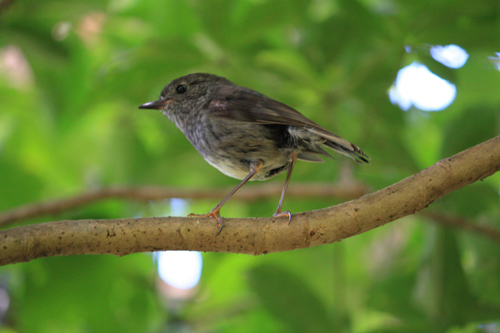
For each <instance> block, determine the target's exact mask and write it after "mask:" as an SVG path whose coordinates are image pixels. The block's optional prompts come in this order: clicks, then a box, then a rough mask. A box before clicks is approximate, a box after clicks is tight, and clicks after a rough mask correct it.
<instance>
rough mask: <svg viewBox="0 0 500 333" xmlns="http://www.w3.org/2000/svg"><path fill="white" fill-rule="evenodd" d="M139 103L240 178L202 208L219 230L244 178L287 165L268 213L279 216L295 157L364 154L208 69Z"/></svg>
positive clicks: (359, 157) (363, 159) (266, 175)
mask: <svg viewBox="0 0 500 333" xmlns="http://www.w3.org/2000/svg"><path fill="white" fill-rule="evenodd" d="M139 109H158V110H161V111H162V112H163V114H164V115H165V116H167V117H168V118H169V119H170V120H172V121H173V122H174V123H175V124H176V125H177V127H178V128H179V129H180V130H181V131H182V133H184V135H185V136H186V138H187V139H188V140H189V141H190V142H191V144H192V145H193V146H194V147H195V148H196V150H198V152H199V153H200V154H201V156H203V158H204V159H205V160H206V161H207V162H208V163H210V164H211V165H212V166H214V167H216V168H217V169H219V170H220V171H221V172H222V173H224V174H226V175H228V176H230V177H233V178H237V179H242V181H241V182H240V183H239V184H238V186H236V187H235V188H234V189H233V190H232V191H231V192H230V193H229V194H228V195H227V196H226V197H225V198H224V199H222V201H221V202H220V203H219V204H218V205H217V206H215V207H214V208H213V209H212V210H211V211H210V212H209V213H208V214H202V215H196V214H189V216H200V217H210V216H211V217H214V218H216V219H217V221H218V225H219V232H218V233H217V234H219V233H220V232H221V231H222V226H223V224H222V218H221V216H220V210H221V208H222V206H223V205H224V204H225V203H226V201H227V200H228V199H229V198H230V197H231V196H232V195H233V194H234V193H235V192H236V191H237V190H238V189H240V187H242V186H243V185H244V184H245V183H246V182H247V181H249V180H267V179H270V178H272V177H274V176H276V175H279V174H280V173H282V172H284V171H285V170H288V174H287V177H286V180H285V185H284V186H283V190H282V192H281V198H280V201H279V204H278V209H276V212H275V213H274V214H273V216H274V217H281V216H285V217H287V218H288V222H290V221H291V218H292V214H291V213H290V211H282V210H281V207H282V205H283V198H284V197H285V192H286V189H287V186H288V182H289V181H290V176H291V174H292V169H293V166H294V164H295V161H296V160H297V159H299V160H303V161H308V162H324V161H323V159H321V158H320V157H319V156H318V155H323V156H327V157H332V156H331V155H330V154H329V153H327V152H326V151H325V150H324V149H323V148H322V146H323V145H324V146H326V147H328V148H330V149H333V150H334V151H336V152H338V153H341V154H344V155H347V156H349V157H351V158H352V159H354V160H355V161H356V162H358V163H368V159H369V157H368V156H367V155H366V154H365V153H363V151H361V149H359V147H357V146H356V145H354V144H352V143H350V142H349V141H347V140H345V139H343V138H341V137H340V136H338V135H335V134H333V133H331V132H329V131H327V130H326V129H324V128H323V127H321V126H319V125H318V124H316V123H315V122H313V121H312V120H309V119H307V118H306V117H304V116H303V115H302V114H301V113H299V112H298V111H296V110H294V109H292V108H291V107H289V106H287V105H285V104H283V103H280V102H278V101H275V100H274V99H272V98H269V97H267V96H264V95H263V94H261V93H259V92H257V91H254V90H251V89H248V88H244V87H240V86H237V85H235V84H234V83H232V82H231V81H229V80H227V79H225V78H223V77H220V76H216V75H212V74H204V73H195V74H190V75H186V76H183V77H180V78H178V79H175V80H173V81H172V82H170V83H169V84H168V85H167V86H166V87H165V88H164V89H163V91H162V92H161V95H160V99H159V100H157V101H155V102H149V103H145V104H143V105H141V106H140V107H139Z"/></svg>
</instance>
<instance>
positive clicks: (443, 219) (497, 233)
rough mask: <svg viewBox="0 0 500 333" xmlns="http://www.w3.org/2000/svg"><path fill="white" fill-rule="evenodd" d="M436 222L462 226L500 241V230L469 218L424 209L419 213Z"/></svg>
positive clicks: (456, 226) (457, 226)
mask: <svg viewBox="0 0 500 333" xmlns="http://www.w3.org/2000/svg"><path fill="white" fill-rule="evenodd" d="M419 214H420V215H422V216H425V217H427V218H429V219H432V220H433V221H435V222H438V223H441V224H443V225H446V226H450V227H455V228H461V229H465V230H468V231H472V232H474V233H476V234H479V235H482V236H485V237H488V238H490V239H492V240H494V241H497V242H500V230H495V229H493V228H490V227H488V226H484V225H478V224H476V223H474V222H472V221H470V220H468V219H465V218H462V217H458V216H448V215H443V214H439V213H434V212H427V211H422V212H420V213H419Z"/></svg>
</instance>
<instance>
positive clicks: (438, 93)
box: [389, 62, 457, 111]
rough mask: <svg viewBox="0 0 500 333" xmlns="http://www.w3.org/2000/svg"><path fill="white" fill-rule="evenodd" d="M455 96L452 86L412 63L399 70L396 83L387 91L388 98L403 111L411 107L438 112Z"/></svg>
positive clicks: (455, 91)
mask: <svg viewBox="0 0 500 333" xmlns="http://www.w3.org/2000/svg"><path fill="white" fill-rule="evenodd" d="M456 94H457V88H456V87H455V85H454V84H452V83H450V82H448V81H446V80H443V79H442V78H440V77H439V76H437V75H435V74H434V73H432V72H431V71H430V70H429V69H428V68H427V67H426V66H424V65H422V64H420V63H418V62H414V63H412V64H411V65H409V66H406V67H404V68H402V69H401V70H399V72H398V76H397V78H396V82H395V83H394V84H393V86H392V87H391V89H390V91H389V98H390V99H391V102H392V103H393V104H398V105H399V106H400V107H401V109H403V110H405V111H408V110H409V109H410V108H411V107H412V106H414V107H416V108H418V109H420V110H424V111H440V110H443V109H444V108H446V107H448V106H449V105H450V104H451V103H452V102H453V100H454V99H455V97H456Z"/></svg>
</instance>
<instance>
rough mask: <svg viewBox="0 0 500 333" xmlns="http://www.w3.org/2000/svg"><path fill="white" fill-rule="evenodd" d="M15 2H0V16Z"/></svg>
mask: <svg viewBox="0 0 500 333" xmlns="http://www.w3.org/2000/svg"><path fill="white" fill-rule="evenodd" d="M14 1H15V0H3V1H0V14H1V13H2V12H4V11H6V10H7V9H8V8H9V7H10V6H12V4H13V3H14Z"/></svg>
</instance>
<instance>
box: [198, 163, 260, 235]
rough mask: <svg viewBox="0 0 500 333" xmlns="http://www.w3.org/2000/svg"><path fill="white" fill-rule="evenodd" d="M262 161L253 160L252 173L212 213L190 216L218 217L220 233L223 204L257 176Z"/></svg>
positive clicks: (251, 164)
mask: <svg viewBox="0 0 500 333" xmlns="http://www.w3.org/2000/svg"><path fill="white" fill-rule="evenodd" d="M262 165H263V163H262V161H261V160H259V161H254V162H251V163H250V173H249V174H248V176H246V177H245V179H243V180H242V181H241V183H239V184H238V185H237V186H236V187H235V188H233V189H232V191H231V192H229V194H228V195H226V197H225V198H224V199H222V201H221V202H219V204H218V205H217V206H215V207H214V208H213V209H212V210H211V211H210V213H208V214H193V213H191V214H189V215H188V216H189V217H192V216H194V217H214V218H216V219H217V223H218V225H219V228H220V229H219V232H218V233H217V235H218V234H220V232H221V231H222V226H223V225H222V218H221V216H220V210H221V208H222V206H224V204H225V203H226V201H228V200H229V198H231V197H232V196H233V194H234V193H236V191H238V190H239V189H240V188H241V187H242V186H243V185H245V183H246V182H248V181H249V180H250V179H251V178H252V177H253V176H255V175H256V174H257V173H258V172H259V171H260V169H262Z"/></svg>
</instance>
